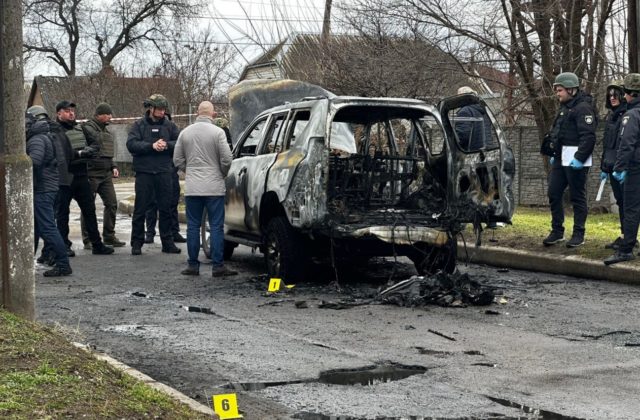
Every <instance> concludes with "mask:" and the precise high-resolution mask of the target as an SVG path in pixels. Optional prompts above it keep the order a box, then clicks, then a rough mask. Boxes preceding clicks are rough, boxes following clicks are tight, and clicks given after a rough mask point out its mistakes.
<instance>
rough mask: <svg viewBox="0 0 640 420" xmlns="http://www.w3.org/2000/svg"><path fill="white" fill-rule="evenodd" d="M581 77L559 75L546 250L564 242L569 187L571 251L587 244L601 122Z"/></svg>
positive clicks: (571, 74) (566, 74)
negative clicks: (593, 163)
mask: <svg viewBox="0 0 640 420" xmlns="http://www.w3.org/2000/svg"><path fill="white" fill-rule="evenodd" d="M579 86H580V82H579V80H578V76H576V75H575V74H574V73H568V72H567V73H560V74H559V75H558V76H557V77H556V80H555V82H554V83H553V89H554V91H555V93H556V97H557V98H558V100H559V101H560V109H559V111H558V115H557V116H556V119H555V121H554V123H553V128H552V130H551V137H552V139H553V144H554V145H555V153H554V156H553V157H551V160H550V163H551V172H549V182H548V184H549V185H548V191H547V192H548V195H549V204H550V206H551V233H549V235H548V236H547V237H546V238H545V239H544V240H543V241H542V243H543V244H544V245H545V246H549V245H553V244H556V243H559V242H562V241H564V209H563V207H562V196H563V195H564V191H565V190H566V189H567V186H568V187H569V192H570V193H571V203H572V204H573V234H572V235H571V239H569V241H568V242H567V247H568V248H575V247H578V246H580V245H583V244H584V233H585V223H586V221H587V188H586V183H587V175H588V173H589V166H587V165H585V163H586V164H588V165H590V160H591V154H592V152H593V147H594V146H595V142H596V127H597V125H598V121H597V118H596V112H595V110H594V108H593V105H592V99H591V96H589V95H587V94H585V93H584V92H582V91H580V88H579Z"/></svg>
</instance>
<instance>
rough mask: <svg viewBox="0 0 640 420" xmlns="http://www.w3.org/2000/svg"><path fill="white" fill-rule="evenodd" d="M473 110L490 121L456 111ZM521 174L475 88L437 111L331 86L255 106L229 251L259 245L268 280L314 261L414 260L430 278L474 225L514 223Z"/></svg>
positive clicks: (230, 206) (449, 263) (237, 149)
mask: <svg viewBox="0 0 640 420" xmlns="http://www.w3.org/2000/svg"><path fill="white" fill-rule="evenodd" d="M292 86H294V87H295V89H292V88H291V87H292ZM299 88H300V82H293V81H288V82H286V81H285V82H282V81H280V82H277V83H272V84H271V85H269V84H267V85H266V86H265V85H260V87H259V88H258V91H259V92H262V98H263V99H265V98H266V99H265V101H266V102H269V101H274V100H277V99H274V98H277V97H278V95H280V96H282V95H283V92H284V95H285V96H286V95H287V94H289V95H290V94H291V92H292V91H293V92H294V93H295V92H297V93H299V90H300V89H299ZM250 89H251V88H245V89H244V90H242V91H241V92H240V93H241V95H240V94H239V95H236V96H237V97H239V98H240V100H239V102H242V103H243V104H244V107H245V109H246V108H253V109H255V103H252V104H249V105H247V101H248V99H249V98H254V99H255V98H256V97H257V96H260V95H259V94H258V95H257V94H256V92H252V93H251V94H250V93H249V90H250ZM256 95H257V96H256ZM230 98H231V105H232V114H231V117H232V120H233V119H234V118H237V119H239V118H240V116H239V115H235V116H234V114H233V100H234V96H233V95H231V96H230ZM257 102H259V103H262V102H264V101H262V102H261V101H257ZM472 105H473V106H476V107H479V108H480V109H482V110H484V112H485V114H484V117H482V118H478V117H476V118H471V117H461V116H457V115H458V113H459V110H460V109H461V108H463V107H465V106H472ZM245 114H246V113H245ZM460 114H462V113H460ZM244 117H245V118H246V115H244ZM232 132H233V130H232ZM471 139H475V140H473V141H472V140H471ZM514 169H515V168H514V159H513V154H512V152H511V150H510V148H509V147H508V146H507V144H506V142H505V140H504V138H503V136H502V134H501V131H500V130H499V129H498V127H497V125H496V124H495V119H494V117H493V116H492V114H491V112H490V111H489V110H488V109H487V108H486V106H485V105H484V103H483V102H482V101H481V100H480V99H479V98H478V97H477V96H475V95H458V96H455V97H451V98H447V99H445V100H443V101H441V102H440V103H439V104H438V105H437V106H431V105H428V104H426V103H425V102H422V101H418V100H411V99H390V98H360V97H340V96H335V95H332V94H330V93H329V92H326V94H325V95H322V96H314V97H307V98H302V99H299V100H296V101H295V102H289V103H286V104H284V105H281V106H276V107H274V108H270V109H268V110H265V111H263V112H260V113H258V114H257V116H255V118H253V120H252V121H251V122H250V123H249V124H248V125H247V126H246V129H244V130H243V132H242V133H241V134H240V135H239V137H238V138H237V141H236V142H235V145H234V148H233V163H232V166H231V170H230V171H229V175H228V176H227V179H226V188H227V193H226V200H225V212H226V214H225V257H226V258H230V257H231V254H232V252H233V249H234V247H235V246H237V244H245V245H248V246H251V247H257V248H259V249H260V250H261V251H262V252H263V253H264V256H265V261H266V265H267V269H268V273H269V275H271V276H276V277H281V278H284V279H285V280H286V281H290V282H295V281H297V280H298V279H301V278H303V273H304V271H305V269H306V268H307V267H309V262H310V259H311V258H312V257H314V258H317V257H329V258H330V261H332V262H334V263H335V262H336V261H337V260H339V259H341V260H343V261H344V260H347V261H362V260H363V259H366V258H367V257H372V256H407V257H409V258H410V259H411V260H412V261H413V262H414V264H415V266H416V269H417V270H418V272H419V273H421V274H427V273H432V272H434V271H436V270H446V271H449V272H451V271H453V270H454V269H455V264H456V249H457V246H456V245H457V244H456V243H457V241H456V237H457V235H458V234H459V233H460V231H461V230H462V229H463V228H464V224H465V223H474V224H475V225H476V226H477V227H480V226H481V223H490V222H506V223H509V222H510V220H511V216H512V213H513V209H514V203H513V194H512V189H511V182H512V178H513V175H514ZM204 231H205V230H204V229H203V232H204ZM203 243H205V244H206V240H204V241H203ZM205 251H206V250H205Z"/></svg>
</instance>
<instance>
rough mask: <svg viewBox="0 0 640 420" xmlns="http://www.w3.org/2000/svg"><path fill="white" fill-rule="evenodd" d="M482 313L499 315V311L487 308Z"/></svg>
mask: <svg viewBox="0 0 640 420" xmlns="http://www.w3.org/2000/svg"><path fill="white" fill-rule="evenodd" d="M484 313H485V314H487V315H501V314H500V312H498V311H494V310H493V309H487V310H486V311H484Z"/></svg>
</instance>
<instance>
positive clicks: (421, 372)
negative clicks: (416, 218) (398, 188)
mask: <svg viewBox="0 0 640 420" xmlns="http://www.w3.org/2000/svg"><path fill="white" fill-rule="evenodd" d="M117 223H118V233H119V236H120V237H121V239H123V238H127V239H128V233H127V232H128V231H129V230H130V219H129V218H128V217H127V216H125V215H119V218H118V222H117ZM183 233H184V226H183ZM73 235H74V236H75V239H73V240H74V242H75V243H76V244H80V243H81V241H80V240H79V235H78V232H77V229H76V230H74V231H73ZM77 248H80V246H78V245H77ZM181 248H182V249H183V254H180V255H169V254H163V253H161V252H160V244H158V243H156V244H154V245H151V246H145V247H144V248H143V255H141V256H137V257H133V256H131V254H130V248H129V247H128V246H127V247H125V248H118V249H117V250H116V254H115V255H112V256H94V255H91V254H90V251H84V250H82V249H77V254H78V255H77V256H76V257H75V258H73V259H72V261H71V262H72V266H73V269H74V274H73V275H72V276H70V277H65V278H53V279H52V278H44V277H42V275H41V273H42V271H43V268H38V276H37V278H36V287H37V289H36V293H37V315H38V318H39V320H40V321H41V322H45V323H49V324H54V325H57V326H58V327H59V328H61V329H64V330H65V331H66V332H67V333H68V334H69V335H70V336H71V338H72V339H74V340H75V341H80V342H84V343H88V344H90V345H91V346H93V347H94V348H95V349H97V350H98V351H101V352H105V353H107V354H109V355H111V356H113V357H115V358H117V359H119V360H121V361H122V362H124V363H127V364H129V365H131V366H133V367H135V368H137V369H139V370H141V371H142V372H144V373H146V374H148V375H150V376H151V377H153V378H155V379H157V380H159V381H162V382H164V383H166V384H168V385H170V386H173V387H175V388H177V389H178V390H180V391H182V392H184V393H185V394H187V395H189V396H192V397H194V398H196V399H197V400H199V401H201V402H203V403H205V404H208V405H210V401H211V396H212V395H213V394H220V393H230V392H231V393H236V394H237V395H238V401H239V407H240V410H241V411H242V412H243V413H244V418H245V419H275V418H278V419H280V418H283V419H284V418H301V419H314V420H315V419H329V418H336V417H331V416H342V417H340V418H357V419H361V418H362V419H374V418H375V419H379V418H431V417H437V418H444V419H459V418H472V419H473V418H521V417H524V418H546V419H552V418H553V419H564V418H589V419H605V418H606V419H637V418H639V417H640V414H638V413H640V402H639V401H638V398H637V396H638V395H640V381H638V378H640V347H639V346H640V327H639V322H638V319H640V304H638V302H639V301H640V288H638V287H634V286H628V285H622V284H614V283H607V282H597V281H587V280H582V279H577V278H571V277H565V276H553V275H541V274H536V273H529V272H522V271H507V272H499V271H498V270H497V269H495V268H490V267H480V266H473V265H469V266H465V265H464V264H462V265H461V266H460V270H461V271H463V272H467V273H469V274H470V275H471V276H472V277H473V278H474V279H476V280H478V281H479V282H481V283H483V284H485V285H492V286H494V287H495V289H496V290H497V291H498V293H499V295H498V296H497V297H496V300H495V303H493V304H492V305H491V306H488V307H486V306H483V307H480V306H475V307H474V306H469V307H466V308H462V307H459V308H443V307H438V306H429V307H423V308H402V307H397V306H391V305H380V304H374V303H370V304H363V305H357V306H347V308H346V309H331V308H336V307H338V308H339V307H341V306H340V305H332V304H328V305H323V302H324V303H325V304H326V303H327V302H330V303H340V302H342V303H344V302H351V303H353V302H356V303H362V302H367V298H368V297H371V296H374V295H375V294H376V292H377V289H378V288H380V287H382V286H384V285H385V284H387V282H388V281H389V279H390V278H393V279H395V280H399V279H404V278H407V277H410V276H411V275H413V274H414V271H413V267H412V265H411V264H410V263H409V262H408V261H406V260H401V261H398V262H394V261H393V260H389V259H387V260H384V259H376V260H373V261H371V262H370V263H369V265H368V266H367V267H363V268H361V269H353V270H351V271H350V272H349V273H342V274H341V275H340V276H339V278H338V282H336V277H335V273H334V272H333V271H332V270H328V269H326V268H323V267H321V266H317V267H314V270H312V271H313V272H314V275H313V277H312V278H309V279H303V281H301V282H299V283H298V284H296V286H295V287H294V288H293V289H291V290H289V291H288V292H281V293H276V294H268V293H266V289H267V283H268V279H266V278H264V277H261V276H260V274H262V272H263V261H262V256H261V255H260V254H258V253H255V254H254V253H252V252H251V250H250V249H249V248H245V247H240V248H238V249H237V252H236V254H235V255H234V258H233V261H232V262H231V264H230V266H231V267H232V268H233V269H236V270H238V271H239V272H240V274H239V275H238V276H235V277H227V278H222V279H212V278H211V277H210V276H208V275H207V274H208V271H209V269H210V265H207V264H205V265H203V266H202V268H201V273H202V275H201V276H199V277H184V276H181V275H180V274H179V272H180V270H181V269H182V268H183V267H184V266H185V261H186V255H185V252H186V248H185V246H184V244H181ZM189 306H192V307H197V308H206V309H209V310H210V311H211V313H202V312H189V311H187V310H185V309H184V307H189ZM322 306H326V307H324V308H323V307H322ZM192 309H193V308H192ZM487 310H490V311H491V314H489V313H487V312H486V311H487ZM374 366H378V367H379V368H378V369H377V370H373V371H372V370H371V368H372V367H374ZM402 366H405V367H407V368H406V369H404V370H403V369H400V367H402ZM358 369H360V370H364V371H363V372H358ZM336 370H337V371H336ZM327 372H329V373H330V374H327ZM405 373H407V374H411V376H408V377H404V378H403V379H398V378H400V377H403V376H406V375H405ZM388 378H392V379H397V380H391V381H386V379H388ZM359 382H364V384H361V383H359ZM411 416H414V417H411Z"/></svg>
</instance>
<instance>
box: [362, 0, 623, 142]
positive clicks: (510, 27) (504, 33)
mask: <svg viewBox="0 0 640 420" xmlns="http://www.w3.org/2000/svg"><path fill="white" fill-rule="evenodd" d="M614 2H615V0H574V1H563V0H535V1H524V0H490V1H485V0H480V1H479V0H462V1H456V2H453V1H449V0H389V1H385V2H384V3H385V4H386V8H385V9H384V13H385V15H386V16H387V17H388V18H392V19H397V20H398V21H406V20H407V19H410V20H412V21H413V22H414V25H413V26H414V27H416V28H418V29H419V30H424V29H425V28H433V27H436V28H438V29H439V31H440V33H441V34H443V35H446V37H447V38H448V39H450V40H453V41H454V43H455V41H460V42H461V43H462V45H466V49H467V51H468V53H467V56H466V57H461V59H462V61H465V60H466V61H467V62H469V61H471V59H472V55H473V59H474V60H476V61H480V62H487V63H491V64H492V65H493V66H496V67H502V68H503V69H504V70H505V71H507V69H509V67H510V66H511V69H512V70H513V72H514V74H515V75H516V76H517V77H516V80H515V82H516V83H517V85H518V86H519V88H520V89H521V90H522V93H523V94H524V95H525V96H526V98H528V100H529V103H530V104H531V108H532V111H533V114H534V118H535V121H536V124H537V126H538V127H539V129H540V137H541V139H542V136H543V135H544V133H545V132H546V131H547V130H548V129H549V127H550V126H551V124H552V122H553V118H554V115H555V110H556V106H557V103H556V101H555V99H554V97H553V94H552V83H553V80H554V78H555V75H557V74H558V73H560V72H561V71H573V72H575V73H577V74H578V75H579V76H580V77H582V78H583V79H585V80H586V86H585V88H586V90H587V92H591V91H594V93H595V92H597V91H596V90H595V89H594V87H595V86H594V82H597V81H600V80H601V79H602V77H603V74H604V68H605V62H606V58H605V56H604V50H605V48H604V45H605V35H606V23H607V21H608V19H609V18H610V17H611V14H612V7H613V4H614ZM354 3H355V4H356V7H358V8H359V9H360V10H361V11H362V12H363V13H366V12H367V11H368V10H369V11H372V12H371V13H372V14H375V13H379V12H378V9H379V3H380V1H379V0H354ZM440 45H442V46H443V48H446V47H447V43H446V42H445V43H441V44H440ZM455 45H456V48H459V46H460V45H461V44H460V43H455ZM472 52H473V53H472ZM457 54H458V56H459V57H460V55H459V54H460V51H459V50H458V51H457ZM511 88H516V86H515V85H514V86H511Z"/></svg>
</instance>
